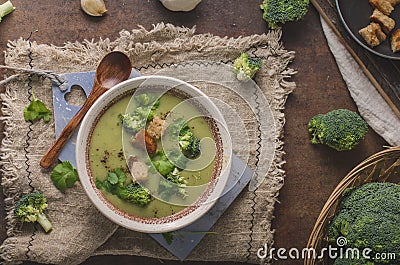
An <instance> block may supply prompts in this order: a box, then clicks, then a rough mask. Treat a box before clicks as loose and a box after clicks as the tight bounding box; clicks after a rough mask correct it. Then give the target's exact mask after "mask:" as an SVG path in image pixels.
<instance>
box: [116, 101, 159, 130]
mask: <svg viewBox="0 0 400 265" xmlns="http://www.w3.org/2000/svg"><path fill="white" fill-rule="evenodd" d="M134 100H135V102H136V103H137V104H138V106H137V107H136V108H135V110H134V111H133V112H131V113H125V114H123V115H120V116H119V118H120V121H121V123H122V126H123V127H124V128H125V129H126V130H127V131H128V132H130V133H132V134H135V133H137V132H138V131H140V130H141V129H143V128H144V127H145V126H146V123H147V122H148V121H151V120H152V119H153V117H154V110H156V109H157V108H158V107H159V105H160V100H158V99H157V97H156V96H155V95H153V94H140V95H138V96H135V97H134Z"/></svg>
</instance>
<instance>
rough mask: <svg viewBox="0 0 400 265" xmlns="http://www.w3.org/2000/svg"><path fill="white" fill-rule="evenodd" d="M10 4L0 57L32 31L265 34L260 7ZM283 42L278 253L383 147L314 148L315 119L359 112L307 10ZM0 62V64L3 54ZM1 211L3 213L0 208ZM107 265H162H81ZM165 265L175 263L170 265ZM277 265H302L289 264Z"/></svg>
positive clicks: (300, 242)
mask: <svg viewBox="0 0 400 265" xmlns="http://www.w3.org/2000/svg"><path fill="white" fill-rule="evenodd" d="M12 2H13V4H14V5H15V6H16V7H17V9H16V10H15V11H14V12H13V13H12V14H11V15H9V16H7V17H6V18H5V19H4V20H3V21H2V22H1V24H0V49H1V50H5V49H6V47H7V40H13V39H17V38H19V37H24V38H27V37H28V36H29V35H30V33H31V32H33V34H32V36H31V39H30V40H32V41H37V42H39V43H48V44H50V43H51V44H55V45H62V44H63V43H64V42H67V41H71V42H73V41H76V40H77V41H82V40H83V39H92V38H94V39H98V38H100V37H102V38H106V37H108V38H110V39H114V38H116V37H117V36H118V32H119V31H120V30H122V29H127V30H130V29H133V28H136V27H137V25H138V24H141V25H143V26H145V27H146V28H150V27H151V25H152V24H155V23H158V22H161V21H163V22H168V23H173V24H175V25H184V26H187V27H192V26H194V25H196V28H197V32H198V33H206V32H211V33H212V34H216V35H220V36H225V35H227V36H232V37H237V36H240V35H250V34H254V33H259V34H260V33H264V32H266V31H267V26H266V23H265V22H264V21H263V20H262V18H261V11H260V10H259V4H260V2H261V0H246V1H242V0H231V1H226V0H203V2H202V3H201V4H200V5H199V6H198V7H197V8H196V9H195V10H194V11H193V12H190V13H174V12H170V11H168V10H166V9H165V8H163V6H162V5H161V4H160V3H159V1H157V0H129V1H128V0H120V1H111V0H106V5H107V8H108V14H107V16H105V17H102V18H93V17H89V16H87V15H85V14H84V13H83V12H82V11H81V10H80V4H79V0H74V1H65V0H64V1H61V0H31V1H29V2H27V1H22V0H12ZM282 41H283V44H284V46H285V47H286V48H287V49H288V50H294V51H296V59H295V61H294V62H293V63H292V64H291V65H290V67H292V68H294V69H296V70H297V71H298V74H297V75H296V76H295V77H294V78H293V80H294V81H295V82H296V83H297V88H296V90H295V91H294V93H293V94H291V95H290V96H289V99H288V101H287V104H286V110H285V114H286V126H285V135H284V140H285V147H284V150H285V152H286V155H285V159H286V161H287V163H286V165H285V167H284V169H285V170H286V174H287V176H286V180H285V186H284V188H283V189H282V190H281V192H280V196H279V201H280V203H278V204H277V205H276V212H275V215H276V218H275V220H274V222H273V228H274V229H275V243H276V247H285V248H291V247H298V248H303V247H305V245H306V243H307V240H308V236H309V234H310V232H311V229H312V227H313V225H314V222H315V220H316V218H317V216H318V214H319V212H320V210H321V208H322V206H323V204H324V203H325V201H326V199H327V198H328V196H329V195H330V193H331V191H332V190H333V189H334V187H335V186H336V185H337V183H338V182H339V181H340V179H341V178H342V177H343V176H344V175H345V174H346V173H347V172H348V171H349V170H350V169H351V168H353V167H354V166H355V165H357V164H358V163H359V162H361V161H362V160H363V159H364V158H366V157H367V156H369V155H371V154H373V153H375V152H377V151H380V150H381V149H382V148H383V146H384V145H385V144H386V143H385V141H384V140H383V139H382V138H380V137H379V136H378V135H377V134H375V133H374V132H373V131H372V130H370V131H369V132H368V134H367V137H366V139H365V140H364V141H363V143H362V144H361V145H360V146H359V147H357V148H356V149H355V150H353V151H350V152H340V153H339V152H336V151H334V150H332V149H329V148H327V147H324V146H312V145H311V144H310V143H309V138H308V133H307V129H306V125H307V122H308V120H309V119H310V118H311V117H312V116H313V115H315V114H317V113H325V112H327V111H329V110H332V109H336V108H349V109H352V110H355V109H356V107H355V105H354V103H353V101H352V99H351V97H350V95H349V92H348V91H347V89H346V85H345V84H344V82H343V80H342V77H341V75H340V72H339V70H338V68H337V66H336V63H335V60H334V58H333V57H332V55H331V53H330V50H329V48H328V46H327V43H326V40H325V37H324V35H323V32H322V29H321V25H320V21H319V16H318V13H317V12H316V10H315V9H314V8H313V7H312V6H310V11H309V12H308V14H307V15H306V17H305V18H304V20H302V21H300V22H297V23H289V24H287V25H285V26H284V27H283V38H282ZM0 56H1V58H0V60H1V62H4V55H3V54H1V55H0ZM1 128H2V127H1ZM0 199H1V198H0ZM0 201H2V200H0ZM0 207H1V208H0V209H2V208H3V206H2V205H1V204H0ZM0 218H1V219H0V220H2V221H1V222H0V240H1V241H2V240H4V238H5V237H6V235H5V228H6V227H5V218H4V210H0ZM260 247H261V246H260ZM110 263H118V264H122V265H124V264H134V263H136V264H160V261H159V260H154V259H148V258H138V257H126V256H107V257H94V258H90V259H89V260H87V261H86V262H85V263H84V264H86V265H89V264H100V265H101V264H110ZM162 263H164V264H180V262H174V261H162ZM185 263H188V264H206V263H204V262H203V263H202V262H192V263H190V262H185ZM26 264H28V263H26ZM207 264H208V263H207ZM216 264H222V263H216ZM226 264H228V263H226ZM229 264H235V263H232V262H230V263H229ZM274 264H302V262H301V261H300V260H291V261H289V260H286V261H276V262H274Z"/></svg>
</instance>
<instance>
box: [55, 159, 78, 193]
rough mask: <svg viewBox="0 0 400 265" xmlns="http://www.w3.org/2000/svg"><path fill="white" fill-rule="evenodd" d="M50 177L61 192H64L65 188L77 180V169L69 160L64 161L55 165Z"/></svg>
mask: <svg viewBox="0 0 400 265" xmlns="http://www.w3.org/2000/svg"><path fill="white" fill-rule="evenodd" d="M50 177H51V180H52V181H53V183H54V185H55V186H56V187H57V189H59V190H60V191H61V192H65V190H66V189H67V188H71V187H72V186H74V184H75V182H76V181H78V180H79V176H78V171H77V170H76V169H75V168H74V167H73V166H72V164H71V162H69V161H64V162H62V163H60V164H58V165H57V166H55V167H54V169H53V171H52V172H51V175H50Z"/></svg>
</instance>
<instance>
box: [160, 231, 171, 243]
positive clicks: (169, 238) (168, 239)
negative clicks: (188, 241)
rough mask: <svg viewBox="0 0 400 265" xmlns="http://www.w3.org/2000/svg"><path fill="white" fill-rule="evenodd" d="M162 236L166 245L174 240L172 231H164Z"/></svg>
mask: <svg viewBox="0 0 400 265" xmlns="http://www.w3.org/2000/svg"><path fill="white" fill-rule="evenodd" d="M162 236H163V238H164V239H165V242H167V244H168V245H171V244H172V241H174V232H166V233H162Z"/></svg>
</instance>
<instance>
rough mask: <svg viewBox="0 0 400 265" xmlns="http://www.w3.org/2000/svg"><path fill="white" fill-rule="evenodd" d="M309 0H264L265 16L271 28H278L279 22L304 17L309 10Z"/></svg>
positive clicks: (262, 5) (262, 7)
mask: <svg viewBox="0 0 400 265" xmlns="http://www.w3.org/2000/svg"><path fill="white" fill-rule="evenodd" d="M308 5H309V0H264V2H263V3H262V4H261V6H260V7H261V9H262V10H263V12H264V14H263V18H264V20H265V21H267V22H268V26H269V27H270V28H271V29H276V28H277V27H278V23H282V24H284V23H286V22H289V21H297V20H300V19H302V18H303V17H304V16H305V15H306V14H307V11H308Z"/></svg>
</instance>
